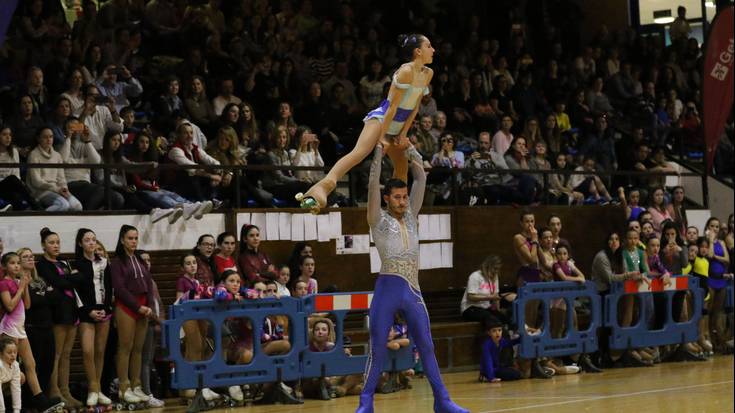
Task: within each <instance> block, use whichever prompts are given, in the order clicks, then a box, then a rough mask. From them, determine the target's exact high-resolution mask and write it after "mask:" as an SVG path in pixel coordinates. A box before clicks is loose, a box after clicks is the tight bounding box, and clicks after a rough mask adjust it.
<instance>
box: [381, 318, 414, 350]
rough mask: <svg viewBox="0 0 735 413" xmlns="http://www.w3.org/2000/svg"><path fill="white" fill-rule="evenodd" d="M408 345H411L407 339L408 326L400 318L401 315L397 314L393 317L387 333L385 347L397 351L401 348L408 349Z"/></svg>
mask: <svg viewBox="0 0 735 413" xmlns="http://www.w3.org/2000/svg"><path fill="white" fill-rule="evenodd" d="M409 344H411V341H410V340H409V339H408V325H407V324H406V320H404V319H403V317H401V313H400V312H397V313H396V314H395V316H393V325H392V326H391V327H390V331H389V332H388V344H387V345H386V346H387V347H388V349H389V350H393V351H398V350H400V349H401V348H402V347H408V345H409Z"/></svg>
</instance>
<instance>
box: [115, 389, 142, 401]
mask: <svg viewBox="0 0 735 413" xmlns="http://www.w3.org/2000/svg"><path fill="white" fill-rule="evenodd" d="M120 400H122V401H124V402H125V403H140V402H141V400H140V398H139V397H138V396H136V395H135V393H134V392H133V390H132V389H130V388H128V389H127V390H125V394H123V395H122V396H120Z"/></svg>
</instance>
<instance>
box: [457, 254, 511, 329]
mask: <svg viewBox="0 0 735 413" xmlns="http://www.w3.org/2000/svg"><path fill="white" fill-rule="evenodd" d="M502 264H503V263H502V261H501V259H500V257H499V256H497V255H489V256H488V257H487V258H485V260H484V261H483V262H482V265H481V266H480V269H479V270H477V271H475V272H473V273H472V274H470V277H469V279H468V280H467V288H466V289H465V292H464V296H463V297H462V303H461V305H460V309H461V311H462V318H464V319H465V320H468V321H480V322H482V323H483V328H484V329H485V330H487V329H489V328H490V326H491V325H494V324H498V323H499V324H500V325H504V324H505V325H507V324H508V323H509V321H510V320H509V318H508V317H507V316H506V315H505V314H504V313H503V312H502V310H501V309H500V301H501V300H503V297H501V295H500V284H499V282H498V278H499V276H500V270H501V268H502ZM506 298H508V297H506ZM510 298H511V299H512V298H514V297H510Z"/></svg>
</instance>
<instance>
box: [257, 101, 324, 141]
mask: <svg viewBox="0 0 735 413" xmlns="http://www.w3.org/2000/svg"><path fill="white" fill-rule="evenodd" d="M328 115H329V114H328V113H327V116H328ZM281 127H282V128H285V129H286V132H288V139H289V142H291V140H292V139H293V138H294V136H295V135H296V128H297V125H296V121H295V120H294V116H293V110H292V108H291V104H290V103H289V102H286V101H283V102H280V103H279V104H278V111H277V112H276V116H275V118H273V119H272V120H270V121H269V122H268V124H267V125H266V131H267V132H268V133H269V134H270V135H271V137H272V136H276V135H278V129H279V128H281Z"/></svg>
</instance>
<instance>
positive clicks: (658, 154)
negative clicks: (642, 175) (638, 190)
mask: <svg viewBox="0 0 735 413" xmlns="http://www.w3.org/2000/svg"><path fill="white" fill-rule="evenodd" d="M646 169H647V170H648V171H649V172H669V173H673V172H677V170H676V169H675V168H674V167H673V166H671V164H669V162H667V161H666V149H665V148H664V147H663V146H658V147H656V148H654V149H653V153H652V154H651V157H650V161H649V164H648V165H647V168H646ZM665 185H666V176H665V175H661V176H651V177H649V178H648V187H649V188H657V187H663V186H665Z"/></svg>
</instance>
